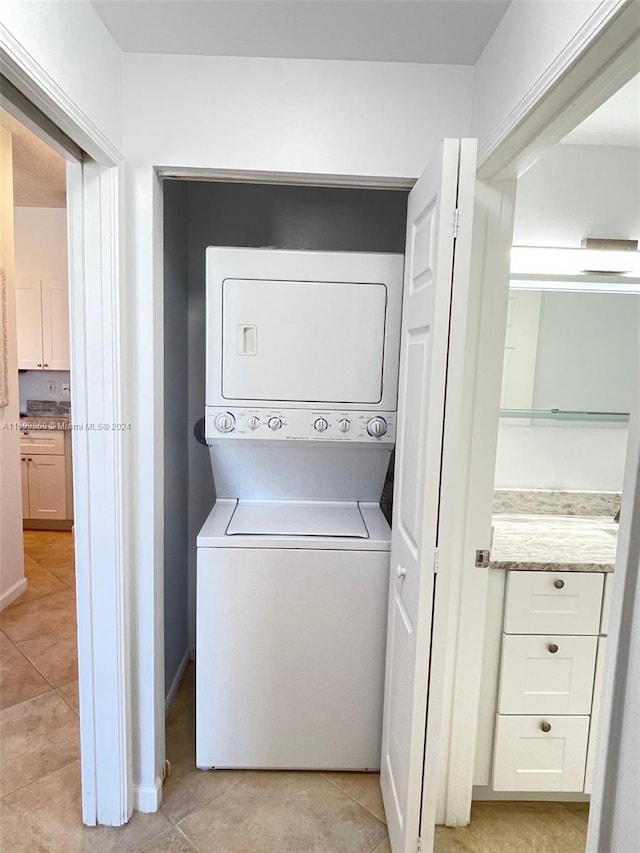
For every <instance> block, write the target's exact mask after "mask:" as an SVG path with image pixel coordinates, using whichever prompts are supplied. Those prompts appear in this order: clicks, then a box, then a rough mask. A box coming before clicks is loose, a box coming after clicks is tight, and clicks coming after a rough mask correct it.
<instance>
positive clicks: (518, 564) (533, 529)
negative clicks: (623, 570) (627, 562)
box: [490, 514, 618, 572]
mask: <svg viewBox="0 0 640 853" xmlns="http://www.w3.org/2000/svg"><path fill="white" fill-rule="evenodd" d="M493 528H494V530H493V545H492V548H491V558H492V559H491V564H490V565H491V568H492V569H508V570H528V571H539V572H540V571H542V572H545V571H546V572H558V571H562V572H612V571H613V568H614V564H615V559H616V547H617V542H618V525H617V524H616V523H615V521H613V519H612V518H611V517H607V516H603V515H600V516H575V515H574V516H568V515H567V516H560V515H524V514H517V515H515V514H514V515H511V514H501V515H494V517H493Z"/></svg>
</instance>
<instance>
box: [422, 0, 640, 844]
mask: <svg viewBox="0 0 640 853" xmlns="http://www.w3.org/2000/svg"><path fill="white" fill-rule="evenodd" d="M620 7H622V8H620ZM601 11H602V14H601V15H600V16H595V17H594V19H593V20H591V21H590V26H589V28H586V29H585V31H583V32H581V33H579V34H578V35H577V36H576V38H575V39H574V40H573V41H572V43H571V44H570V45H569V46H567V49H566V50H565V51H564V52H563V54H562V55H561V56H560V57H559V58H558V60H557V61H556V63H554V65H553V66H551V67H550V68H549V69H547V72H546V73H545V75H543V77H542V78H541V79H540V80H539V81H537V83H536V84H535V85H534V86H533V87H532V89H531V90H530V92H529V93H528V95H527V96H526V97H525V98H524V99H523V100H522V101H521V103H520V104H519V105H518V107H517V108H516V109H515V110H514V112H513V113H512V114H511V115H510V116H509V117H508V119H507V120H506V121H505V123H504V125H503V126H502V127H501V128H499V129H498V131H497V132H496V134H494V136H493V137H492V138H491V139H490V140H489V141H488V142H487V143H486V144H485V145H484V146H483V147H482V148H481V149H480V151H479V157H478V182H477V196H478V200H479V202H480V204H477V205H476V211H475V214H474V218H475V220H476V222H474V229H476V225H477V230H475V232H474V248H473V250H472V252H473V255H472V278H474V279H475V280H476V281H477V282H478V287H479V289H480V290H481V297H480V303H479V305H478V309H477V314H476V315H475V317H474V316H471V325H470V326H467V334H468V335H469V337H470V339H471V340H474V339H477V341H478V342H479V343H478V349H477V351H476V354H475V362H474V364H473V368H472V370H471V371H470V372H469V374H468V376H467V379H466V380H464V389H465V390H464V395H465V398H466V399H471V400H473V401H474V402H473V405H472V406H470V407H468V409H467V411H466V413H465V415H464V423H465V427H464V430H465V435H466V436H467V441H468V444H467V446H466V450H467V452H468V454H469V456H468V459H467V460H466V461H464V462H463V464H464V465H465V466H466V470H465V472H464V473H463V474H462V476H461V478H460V479H459V481H458V485H457V494H458V495H461V494H462V495H465V500H464V501H462V502H460V503H461V505H459V506H458V507H456V510H457V516H456V517H455V521H454V526H455V530H454V532H453V535H452V539H453V541H455V542H457V543H458V548H457V550H456V551H453V552H452V560H451V562H450V566H449V568H450V572H448V573H447V575H446V576H444V575H443V577H441V578H440V580H439V585H438V589H437V592H436V620H435V625H434V648H436V647H437V648H438V649H439V650H440V652H441V653H442V655H443V656H444V663H443V664H442V665H441V667H440V668H439V670H438V669H437V670H436V672H440V673H441V676H440V678H439V680H438V681H437V682H436V686H437V690H438V691H440V694H441V695H442V697H443V707H442V711H441V716H442V720H443V729H442V730H441V732H440V743H441V749H440V768H441V773H440V776H439V779H440V790H439V795H438V807H437V823H443V824H445V825H447V826H466V825H467V824H468V823H469V820H470V814H471V801H472V794H473V771H474V756H475V753H476V735H477V719H478V709H479V705H480V690H481V675H482V659H483V651H484V635H485V627H486V604H487V588H488V575H489V571H490V570H489V569H485V568H475V565H474V557H475V551H476V549H485V548H486V549H490V547H491V514H492V502H493V489H494V475H495V462H496V448H497V437H498V421H499V408H500V392H501V380H502V363H503V357H504V342H505V335H506V325H507V300H508V271H509V261H508V256H507V254H506V252H505V240H506V238H507V235H509V241H508V242H509V246H508V248H510V244H511V237H510V235H511V233H512V229H513V212H514V211H513V205H514V201H515V189H516V182H517V178H518V176H519V175H521V174H523V172H525V171H526V170H527V169H528V168H529V167H530V166H532V165H533V164H534V163H535V162H536V161H537V160H538V159H539V158H540V157H541V156H542V154H544V153H545V152H546V151H548V150H549V149H550V148H552V147H553V146H554V145H555V144H557V142H559V141H560V140H561V139H562V138H563V137H564V136H566V135H567V134H568V133H569V132H570V131H571V130H573V129H574V128H575V127H576V126H577V125H578V124H579V123H580V122H582V121H583V120H584V119H585V118H586V117H587V116H588V115H589V114H590V113H591V112H593V111H594V110H595V109H597V107H599V106H600V105H601V104H602V103H604V102H605V101H606V100H607V99H608V98H609V97H610V96H611V95H612V94H613V93H614V92H615V91H617V89H619V88H620V87H621V86H623V85H624V84H625V83H626V82H627V81H628V80H630V79H631V78H632V77H633V76H634V75H635V74H637V73H639V72H640V20H639V17H640V16H638V14H637V5H636V4H632V3H627V4H616V3H614V2H610V3H603V4H602V7H601ZM445 429H446V425H445ZM637 464H638V459H637V458H636V454H635V452H634V451H633V449H632V446H631V445H630V448H629V452H628V455H627V463H626V472H627V473H626V476H627V480H629V478H630V476H631V475H630V473H629V472H630V471H632V470H633V468H634V465H635V466H636V467H637ZM624 559H625V556H624V554H623V553H622V549H621V551H620V552H619V555H618V563H617V568H616V572H617V575H620V576H622V575H623V562H624ZM624 577H625V578H626V575H625V576H624ZM623 584H626V580H619V585H620V586H622V585H623ZM619 631H620V623H619V622H617V621H616V620H615V618H612V622H611V627H610V632H611V634H616V635H617V634H618V633H619ZM611 647H613V644H611ZM608 659H609V660H611V657H609V658H608ZM618 689H619V688H618ZM606 690H607V687H606V686H605V690H604V692H603V699H602V703H603V707H607V706H608V705H609V704H610V703H611V698H612V696H611V694H610V693H609V694H606ZM603 725H604V723H601V726H603ZM601 731H602V729H601ZM602 758H603V761H602V762H600V766H601V765H603V764H604V756H602ZM600 776H601V769H600V767H599V765H596V771H595V776H594V791H598V792H599V791H600V790H601V789H602V785H601V784H600V786H599V783H598V779H599V777H600ZM597 813H598V814H599V809H598V811H597ZM594 831H595V830H594Z"/></svg>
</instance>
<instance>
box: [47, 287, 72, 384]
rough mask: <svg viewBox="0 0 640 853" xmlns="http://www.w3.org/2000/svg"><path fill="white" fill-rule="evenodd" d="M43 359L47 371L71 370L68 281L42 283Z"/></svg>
mask: <svg viewBox="0 0 640 853" xmlns="http://www.w3.org/2000/svg"><path fill="white" fill-rule="evenodd" d="M42 358H43V367H44V369H45V370H69V367H70V362H69V291H68V288H67V283H66V281H53V280H47V281H43V282H42Z"/></svg>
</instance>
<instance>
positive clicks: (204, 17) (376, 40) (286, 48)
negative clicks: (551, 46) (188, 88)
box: [92, 0, 510, 65]
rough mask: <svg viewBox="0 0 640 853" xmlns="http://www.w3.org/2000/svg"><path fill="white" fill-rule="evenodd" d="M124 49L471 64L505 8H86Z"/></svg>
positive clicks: (302, 4) (323, 4) (220, 1)
mask: <svg viewBox="0 0 640 853" xmlns="http://www.w3.org/2000/svg"><path fill="white" fill-rule="evenodd" d="M92 2H93V6H94V8H95V9H96V11H97V12H98V15H99V16H100V17H101V18H102V20H103V22H104V24H105V26H106V27H107V29H108V30H109V32H110V33H111V34H112V36H113V37H114V39H115V40H116V42H117V43H118V44H119V46H120V47H121V48H122V50H124V51H127V52H131V53H177V54H199V55H204V56H253V57H281V58H291V59H343V60H371V61H379V62H383V61H387V62H425V63H436V64H448V65H474V64H475V62H476V60H477V59H478V57H479V56H480V54H481V53H482V51H483V49H484V47H485V45H486V44H487V42H488V41H489V39H490V38H491V36H492V35H493V32H494V31H495V29H496V27H497V26H498V24H499V22H500V20H501V19H502V17H503V15H504V13H505V12H506V10H507V7H508V6H509V3H510V0H206V2H203V1H202V0H195V2H194V0H117V2H114V0H92Z"/></svg>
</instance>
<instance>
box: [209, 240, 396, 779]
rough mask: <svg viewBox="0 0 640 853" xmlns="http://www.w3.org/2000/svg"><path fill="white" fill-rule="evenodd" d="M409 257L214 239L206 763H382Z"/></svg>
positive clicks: (231, 765)
mask: <svg viewBox="0 0 640 853" xmlns="http://www.w3.org/2000/svg"><path fill="white" fill-rule="evenodd" d="M403 263H404V259H403V256H402V255H390V254H374V253H367V254H362V253H352V252H339V253H338V252H331V253H330V252H305V251H284V250H272V249H238V248H209V249H207V253H206V288H207V291H206V312H207V317H206V322H207V352H206V359H207V362H206V411H205V435H206V440H207V444H208V445H209V447H210V455H211V463H212V467H213V475H214V482H215V488H216V496H217V498H216V502H215V505H214V507H213V509H212V510H211V512H210V514H209V516H208V518H207V520H206V522H205V524H204V526H203V527H202V529H201V531H200V533H199V535H198V540H197V605H196V610H197V625H196V630H197V635H196V764H197V766H198V767H199V768H203V769H204V768H206V769H209V768H213V767H216V768H274V769H275V768H282V769H284V768H287V769H293V768H295V769H305V768H306V769H344V770H365V769H377V768H379V766H380V744H381V732H382V704H383V691H384V667H385V649H386V624H387V600H388V588H389V550H390V529H389V526H388V524H387V522H386V521H385V519H384V517H383V514H382V512H381V510H380V504H379V501H380V495H381V492H382V488H383V484H384V478H385V474H386V471H387V467H388V464H389V459H390V455H391V451H392V449H393V446H394V438H395V425H396V402H397V382H398V359H399V340H400V316H401V302H402V278H403Z"/></svg>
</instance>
